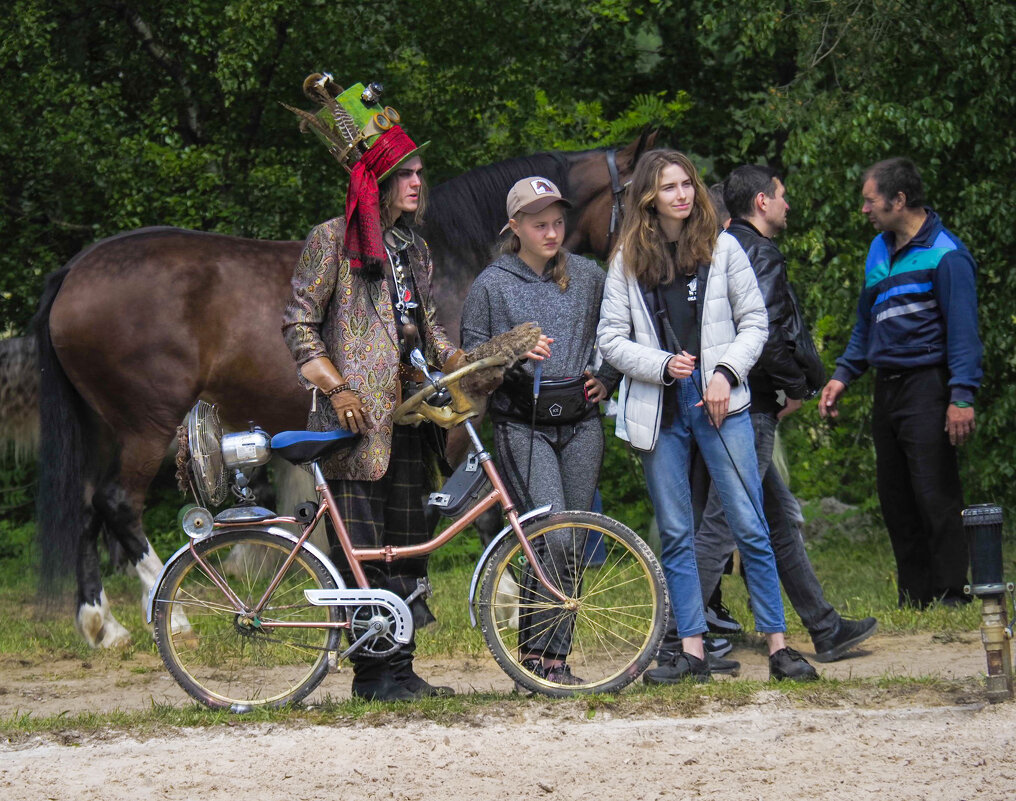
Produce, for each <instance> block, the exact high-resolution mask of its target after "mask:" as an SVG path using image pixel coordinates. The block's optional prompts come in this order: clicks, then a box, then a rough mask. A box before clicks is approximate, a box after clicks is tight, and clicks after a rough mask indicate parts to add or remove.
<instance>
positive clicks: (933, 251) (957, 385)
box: [819, 158, 981, 608]
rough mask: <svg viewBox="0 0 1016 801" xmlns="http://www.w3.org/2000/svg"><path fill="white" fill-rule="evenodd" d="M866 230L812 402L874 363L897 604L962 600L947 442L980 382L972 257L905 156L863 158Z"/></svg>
mask: <svg viewBox="0 0 1016 801" xmlns="http://www.w3.org/2000/svg"><path fill="white" fill-rule="evenodd" d="M861 194H862V196H863V198H864V205H863V206H862V207H861V212H862V213H863V214H866V215H867V216H868V219H869V220H870V221H871V223H872V225H874V226H875V229H876V230H878V231H880V232H881V233H880V234H879V235H878V236H876V237H875V239H874V240H873V241H872V243H871V248H870V249H869V250H868V259H867V263H866V264H865V278H864V289H862V290H861V298H860V301H859V302H858V304H857V322H856V324H855V325H854V330H853V333H852V334H851V336H850V342H849V343H848V344H847V349H846V351H844V353H843V355H842V356H841V357H840V358H839V359H837V360H836V364H837V368H836V372H834V373H833V377H832V379H831V380H830V381H829V383H828V384H826V386H825V388H824V389H823V390H822V397H821V400H820V402H819V413H820V414H821V415H822V417H826V416H829V417H836V416H837V414H838V411H837V408H836V402H837V400H838V399H839V397H840V395H842V394H843V392H844V390H845V389H846V388H847V384H849V383H850V381H852V380H853V379H855V378H857V377H858V376H859V375H861V374H862V373H863V372H864V371H865V370H866V369H867V368H868V366H869V365H870V366H872V367H874V368H875V370H876V374H875V403H874V411H873V416H872V438H873V439H874V442H875V456H876V465H877V481H878V496H879V502H880V503H881V506H882V516H883V517H884V519H885V523H886V528H887V529H888V531H889V539H890V541H891V543H892V547H893V553H894V555H895V557H896V570H897V575H898V586H899V603H900V605H901V606H902V605H904V604H911V605H914V606H917V607H919V608H923V607H925V606H927V605H928V604H930V603H931V602H933V601H936V600H938V601H940V602H942V603H945V604H949V605H957V604H960V603H963V602H964V601H965V600H967V598H966V596H964V594H963V585H964V584H965V583H966V580H967V561H968V557H967V550H966V543H965V541H964V537H963V525H962V519H961V517H960V512H961V511H962V509H963V492H962V488H961V487H960V479H959V470H958V467H957V460H956V448H957V446H959V445H962V444H963V443H964V442H966V440H967V439H968V438H969V437H970V435H971V434H972V433H973V431H974V395H975V393H976V392H977V388H978V387H979V386H980V383H981V341H980V338H979V337H978V334H977V286H976V272H977V265H976V264H975V263H974V260H973V257H971V255H970V252H969V251H968V250H967V249H966V247H965V246H964V245H963V243H962V242H961V241H960V240H959V239H958V238H957V237H956V236H955V235H953V234H952V233H951V232H950V231H948V230H947V229H946V228H945V226H943V225H942V221H941V220H940V219H939V217H938V215H937V214H936V213H935V212H934V211H933V210H932V209H931V208H929V207H928V206H925V205H924V187H923V184H922V182H921V176H920V174H919V173H918V171H917V168H916V167H915V166H914V164H913V163H912V162H911V161H909V160H908V159H903V158H891V159H887V160H886V161H880V162H878V163H877V164H875V165H873V166H872V167H869V168H868V170H867V172H865V174H864V184H863V186H862V188H861Z"/></svg>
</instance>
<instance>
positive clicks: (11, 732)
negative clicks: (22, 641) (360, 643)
mask: <svg viewBox="0 0 1016 801" xmlns="http://www.w3.org/2000/svg"><path fill="white" fill-rule="evenodd" d="M975 685H976V686H975ZM978 690H979V685H977V684H976V681H975V680H971V679H968V680H963V681H945V680H941V679H929V678H923V679H922V678H917V679H913V678H907V679H902V678H898V677H884V678H871V679H851V680H846V681H840V680H825V681H822V682H818V683H795V682H785V683H782V684H780V685H779V687H778V688H777V687H774V686H773V685H771V684H768V683H766V682H760V681H746V680H745V681H716V682H712V683H711V684H707V685H696V684H682V685H674V686H668V687H650V686H648V685H645V684H641V683H636V684H633V685H631V686H630V687H629V688H628V689H626V690H625V692H624V693H623V694H621V695H591V696H584V697H581V698H571V699H549V698H545V697H542V696H540V697H526V696H520V695H515V694H506V693H491V692H484V693H471V694H469V695H458V696H455V697H452V698H427V699H422V700H419V701H413V702H396V703H387V704H383V703H376V702H365V701H359V700H341V701H337V700H333V699H331V698H330V697H326V698H325V699H324V700H323V701H322V702H320V703H317V704H313V705H307V706H297V707H292V708H283V709H259V710H255V711H253V712H250V713H247V714H245V715H243V716H237V715H234V714H232V713H230V712H226V711H221V710H211V709H207V708H206V707H204V706H201V705H199V704H196V703H195V704H189V705H187V706H183V707H175V706H170V705H166V704H156V703H153V704H152V705H151V706H150V707H149V708H147V709H142V710H115V711H111V712H103V713H83V714H78V715H63V714H62V715H53V716H48V717H45V716H35V715H33V714H32V713H30V712H24V713H17V714H14V715H11V716H8V717H6V718H4V717H0V737H2V738H3V739H4V740H5V741H6V742H7V743H9V744H15V743H17V742H20V741H24V740H26V739H28V738H29V737H32V736H34V735H40V734H59V736H60V739H61V742H63V743H64V744H67V743H68V742H74V741H75V740H76V739H78V740H82V739H86V738H89V737H97V736H100V737H101V736H104V735H107V734H109V733H110V732H122V731H130V733H131V735H132V736H134V737H139V738H145V737H154V736H158V735H160V734H162V733H165V732H166V731H168V730H171V729H174V728H181V727H185V728H210V727H215V726H222V725H227V726H230V727H236V726H251V727H253V726H258V725H263V724H273V723H284V724H287V725H327V726H336V725H340V726H341V725H347V726H351V725H358V726H360V725H366V726H385V725H390V724H398V723H400V722H404V721H406V720H418V721H427V722H431V723H435V724H437V725H442V726H452V725H461V724H468V725H489V723H490V722H491V721H492V720H503V721H511V720H517V719H519V718H520V717H526V718H531V717H541V716H544V715H546V714H553V715H554V716H555V717H557V718H562V719H572V720H593V719H596V718H597V717H600V718H607V719H610V718H643V717H656V716H664V717H698V716H703V715H707V714H712V713H722V712H730V711H735V710H737V709H739V708H744V707H749V706H753V705H755V704H758V703H762V702H767V703H771V702H772V701H773V697H774V696H776V697H778V698H779V699H780V700H781V702H782V703H785V704H788V705H791V706H802V707H809V708H839V707H844V706H851V707H866V708H886V707H903V706H907V705H913V704H917V703H920V704H924V705H928V704H932V705H934V704H958V703H970V702H971V701H976V700H979V699H978V697H977V693H978Z"/></svg>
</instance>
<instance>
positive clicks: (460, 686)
mask: <svg viewBox="0 0 1016 801" xmlns="http://www.w3.org/2000/svg"><path fill="white" fill-rule="evenodd" d="M790 644H791V645H793V646H795V647H797V648H799V649H800V650H801V652H802V653H804V654H805V655H806V656H810V655H811V651H810V649H809V648H808V644H807V641H805V640H801V641H797V642H795V641H794V640H791V641H790ZM731 656H732V657H734V658H736V659H738V660H739V661H740V662H741V664H742V670H741V675H740V677H741V678H748V679H757V680H760V681H761V680H765V679H766V678H767V677H768V667H767V663H766V659H765V656H764V655H763V653H762V651H761V650H758V649H757V648H753V647H752V646H751V644H750V643H749V644H742V645H740V646H739V647H738V648H736V649H735V650H734V652H733V653H732V654H731ZM816 667H818V668H819V671H820V672H821V673H822V674H823V675H824V676H828V677H830V678H837V679H849V678H862V677H871V676H890V677H891V676H905V677H920V676H934V677H939V678H944V679H958V678H964V677H968V676H978V675H980V674H983V673H984V652H983V650H982V649H981V644H980V638H979V635H978V634H977V633H976V632H968V633H962V634H958V635H951V636H950V637H948V638H943V637H941V636H934V635H930V634H913V635H892V636H882V635H876V636H875V637H873V638H872V639H870V640H868V641H867V642H866V643H864V645H863V648H862V649H860V650H857V651H855V652H854V653H853V654H852V655H851V656H850V658H847V659H843V660H841V661H839V662H833V663H831V664H828V665H819V664H817V663H816ZM418 670H419V672H420V673H421V674H422V675H424V676H426V677H427V678H428V679H430V680H431V681H434V682H436V683H438V684H446V685H450V686H452V687H454V688H455V689H456V690H457V691H458V692H477V691H487V690H494V691H499V692H508V691H509V690H511V681H510V679H509V678H508V677H507V676H506V675H505V674H504V673H503V672H502V671H501V670H500V669H499V668H498V667H497V665H496V664H495V663H494V660H493V659H491V658H489V657H483V658H479V659H470V660H465V661H462V660H454V661H439V660H433V659H429V660H428V659H426V658H422V659H420V660H418ZM350 675H351V674H350V673H349V671H348V669H347V670H344V671H342V672H340V673H338V674H335V675H330V676H328V677H327V678H326V679H325V681H324V682H323V683H322V684H321V686H320V687H319V688H318V690H316V691H315V693H314V694H313V695H311V696H310V698H309V699H308V702H309V703H313V702H314V701H315V700H316V699H320V698H322V697H324V696H325V695H330V696H331V697H332V698H336V699H340V698H347V697H348V696H349V681H350V678H349V677H350ZM718 680H720V681H729V679H728V678H726V677H720V678H719V679H718ZM153 702H155V703H160V704H161V703H165V704H173V705H181V704H186V703H189V702H190V699H189V697H188V696H187V695H186V694H185V693H184V692H183V690H181V689H180V687H179V686H178V685H177V684H176V682H175V681H174V680H173V679H172V677H171V676H170V675H169V673H167V672H166V670H165V668H164V667H163V665H162V662H161V661H160V660H159V658H158V657H157V656H155V655H153V654H150V653H147V652H136V653H134V654H132V655H131V656H130V657H129V658H123V657H122V656H121V655H119V654H117V653H96V654H95V658H94V659H92V660H90V661H88V662H82V661H80V660H76V659H75V660H70V659H68V660H60V661H55V662H44V663H42V662H40V663H35V662H31V661H28V660H22V659H17V658H13V657H0V718H3V717H9V716H10V715H12V714H16V713H25V712H30V713H31V714H32V715H34V716H35V717H48V716H50V715H76V714H80V713H83V712H112V711H114V710H118V709H121V710H123V709H143V708H147V707H150V706H151V704H152V703H153ZM1014 797H1016V796H1014Z"/></svg>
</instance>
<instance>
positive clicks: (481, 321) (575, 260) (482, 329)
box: [461, 253, 620, 411]
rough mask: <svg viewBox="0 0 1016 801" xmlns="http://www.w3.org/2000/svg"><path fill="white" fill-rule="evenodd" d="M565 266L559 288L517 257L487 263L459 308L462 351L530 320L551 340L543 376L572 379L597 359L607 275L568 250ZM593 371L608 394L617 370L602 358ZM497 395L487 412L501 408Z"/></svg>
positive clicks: (529, 371)
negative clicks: (565, 282) (564, 280)
mask: <svg viewBox="0 0 1016 801" xmlns="http://www.w3.org/2000/svg"><path fill="white" fill-rule="evenodd" d="M566 267H567V270H568V278H569V281H568V288H567V289H566V290H564V291H563V292H562V291H561V287H559V286H558V285H557V284H556V283H554V282H553V281H552V280H551V279H550V273H549V271H547V272H545V273H544V274H543V275H542V276H541V275H537V274H536V273H535V272H533V270H532V268H531V267H530V266H529V265H528V264H526V263H525V262H524V261H522V259H520V258H519V257H518V256H515V255H502V256H500V257H499V258H498V259H497V260H496V261H495V262H494V263H493V264H491V265H488V267H487V268H486V269H485V270H484V271H483V272H482V273H480V275H479V276H477V278H476V280H475V281H474V282H473V286H472V288H471V289H470V290H469V294H468V295H467V296H466V302H465V305H464V306H463V308H462V332H461V341H462V347H463V349H465V350H471V349H472V348H474V347H476V346H477V345H479V344H480V343H481V342H486V341H487V340H488V339H490V338H491V337H493V336H496V335H498V334H502V333H504V332H505V331H509V330H511V329H512V328H514V327H515V326H516V325H519V324H520V323H527V322H535V323H536V324H537V325H539V326H540V328H541V329H542V330H543V333H544V334H546V335H547V336H548V337H550V338H551V339H553V340H554V343H553V344H552V345H551V346H550V350H551V357H550V358H549V359H547V360H546V361H544V363H543V377H544V378H545V379H549V378H571V377H575V376H580V375H582V372H583V371H584V370H585V369H587V368H590V369H592V368H593V367H594V365H596V363H597V362H599V361H600V359H599V358H598V357H597V356H596V355H595V353H594V351H595V347H596V326H597V323H598V322H599V319H600V303H601V302H602V299H603V284H604V280H605V278H606V274H605V273H604V272H603V270H602V269H601V268H600V266H599V265H598V264H597V263H596V262H594V261H591V260H590V259H586V258H583V257H582V256H576V255H575V254H574V253H569V254H568V261H567V264H566ZM523 369H524V370H525V371H526V373H527V374H528V375H530V376H532V374H533V369H534V363H533V362H525V363H524V364H523ZM594 372H595V375H596V377H597V378H599V379H600V380H601V381H602V382H603V384H604V386H606V388H607V391H608V392H613V390H614V387H615V386H616V385H617V382H618V380H619V379H620V373H618V372H617V371H616V370H615V369H614V368H613V367H611V366H610V365H609V364H607V363H606V362H602V364H600V365H599V369H598V370H596V371H594ZM501 394H502V393H500V392H495V393H494V396H493V398H492V399H491V407H492V410H495V411H496V410H498V409H499V408H500V407H501V405H502V403H501V402H503V401H504V399H503V398H499V396H500V395H501ZM499 401H501V402H499ZM505 405H506V404H505Z"/></svg>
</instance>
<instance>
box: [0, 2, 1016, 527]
mask: <svg viewBox="0 0 1016 801" xmlns="http://www.w3.org/2000/svg"><path fill="white" fill-rule="evenodd" d="M0 30H2V31H3V34H2V37H0V64H2V66H3V70H4V75H5V78H6V79H7V80H5V81H4V84H3V86H2V87H0V93H2V96H3V107H4V109H5V114H4V115H3V117H0V181H2V191H3V195H2V202H3V204H4V213H3V214H2V215H0V237H2V239H3V241H4V245H5V247H4V250H3V252H2V253H0V317H2V319H3V320H4V328H5V330H7V331H8V332H10V333H14V334H18V333H22V332H23V331H24V330H25V326H26V324H27V321H28V319H29V318H30V316H31V314H32V311H33V308H34V305H35V302H36V299H37V298H38V295H39V292H40V289H41V286H42V279H43V276H44V275H45V274H46V273H47V272H49V271H50V270H53V269H55V268H57V267H59V266H60V265H61V264H63V263H65V262H66V261H67V260H68V259H69V258H70V257H71V256H72V255H73V254H74V253H76V252H77V251H79V250H80V249H81V248H82V247H84V246H85V245H87V244H89V243H90V242H92V241H94V240H95V239H97V238H100V237H103V236H107V235H110V234H113V233H116V232H118V231H120V230H124V229H129V228H134V227H138V226H142V225H165V224H170V225H182V226H188V227H194V228H200V229H203V230H213V231H221V232H225V233H236V234H241V235H247V236H257V237H271V238H301V237H303V236H304V234H305V232H306V231H307V230H308V229H309V228H310V226H311V225H312V224H313V223H314V222H316V221H318V220H320V219H324V218H326V217H329V216H332V215H334V214H335V213H337V212H338V211H340V210H341V207H342V197H343V191H344V180H343V178H344V176H343V172H342V170H341V168H339V167H338V165H337V164H335V163H334V162H332V161H331V160H330V157H329V156H328V155H327V154H326V153H325V151H324V150H323V149H322V148H321V147H320V145H319V144H318V143H317V142H316V141H314V140H313V138H312V137H310V136H304V137H302V136H300V135H299V134H298V133H297V127H296V121H295V119H294V118H293V117H292V115H291V114H289V112H287V111H285V110H284V109H282V108H281V106H279V105H278V102H279V101H283V102H287V103H290V104H295V105H305V103H304V100H303V98H302V95H301V92H300V84H301V82H302V79H303V77H304V76H305V75H306V74H308V73H309V72H311V71H315V70H328V71H331V72H332V73H333V74H334V75H335V77H336V79H337V80H338V81H339V82H340V83H342V84H344V85H348V84H349V83H352V82H353V81H356V80H370V79H377V80H380V81H382V82H383V83H384V84H385V86H386V89H387V93H388V94H387V99H388V100H389V101H390V102H391V103H393V104H394V105H395V106H396V108H398V109H399V110H400V112H401V113H402V115H403V117H404V119H405V120H406V127H407V129H408V130H409V131H410V133H411V134H412V135H413V136H414V137H415V138H417V139H418V140H428V139H429V140H432V142H433V144H432V146H431V148H430V150H429V151H428V159H427V162H428V169H429V170H430V173H431V176H432V179H433V180H435V181H440V180H444V179H446V178H448V177H450V176H452V175H456V174H458V173H460V172H462V171H464V170H466V169H469V168H471V167H473V166H476V165H478V164H483V163H488V162H491V161H495V160H498V159H502V158H507V157H510V156H514V155H519V154H522V153H530V152H535V151H539V150H555V149H571V148H585V147H591V146H599V145H606V144H620V143H622V142H624V141H626V140H629V139H631V138H632V136H633V135H634V134H635V133H636V132H637V131H638V130H640V129H641V128H642V127H643V126H645V125H654V126H657V127H659V128H660V129H661V132H662V136H661V141H662V142H667V143H668V144H671V145H674V146H678V147H680V148H682V149H684V150H687V151H689V152H690V153H693V154H695V155H696V157H697V160H698V163H700V164H702V165H703V168H704V169H705V171H706V172H707V173H708V174H709V176H708V177H709V178H710V180H713V179H717V178H720V177H722V175H723V174H725V173H726V172H727V171H728V170H729V169H730V168H732V167H733V166H736V165H737V164H739V163H742V162H746V161H747V162H755V161H768V162H770V163H772V164H773V165H775V166H777V167H778V168H779V169H781V171H782V172H783V175H784V177H785V179H786V180H785V182H786V184H787V186H788V191H789V198H790V203H791V206H792V212H791V218H790V229H789V231H788V232H787V234H786V235H785V236H784V237H783V238H782V240H781V247H783V248H784V250H785V251H786V252H787V254H788V256H789V257H790V260H791V263H792V277H793V279H794V280H795V283H796V285H797V287H798V289H799V292H800V294H801V296H802V300H803V302H804V305H805V308H806V310H807V313H808V315H809V317H810V319H811V320H812V321H813V323H814V325H815V328H816V332H817V334H818V335H817V337H816V338H817V340H818V346H819V348H820V350H821V352H822V355H823V358H824V360H825V361H826V364H827V366H829V367H832V365H833V361H834V359H835V358H836V356H838V355H839V353H840V352H842V349H843V347H844V345H845V343H846V340H847V336H848V334H849V331H850V327H851V325H852V322H853V314H854V306H855V304H856V299H857V293H858V290H859V287H860V281H861V274H862V267H863V259H864V253H865V250H866V247H867V243H868V242H869V241H870V239H871V236H872V234H873V231H872V230H871V229H870V226H868V225H867V223H866V222H865V221H864V220H863V219H862V218H861V216H860V215H859V214H856V213H853V212H854V211H855V210H856V209H857V208H858V207H859V191H858V189H859V187H858V183H859V178H860V175H861V173H862V171H863V170H864V168H865V167H866V166H868V165H869V164H871V163H872V162H874V161H876V160H878V159H881V158H884V157H886V156H889V155H892V154H904V155H908V156H910V157H911V158H913V159H914V160H915V161H916V162H917V163H918V164H919V166H920V167H921V168H922V170H923V173H924V177H925V180H926V184H927V188H928V196H929V198H930V199H931V201H932V203H933V204H934V205H935V207H936V208H937V209H938V210H939V212H940V213H941V214H942V216H943V219H944V220H945V222H946V224H947V225H948V226H950V227H951V228H952V229H953V230H954V231H955V232H956V233H957V234H958V235H959V236H961V237H962V238H963V239H964V240H965V241H966V243H967V245H968V246H969V247H970V249H971V252H972V253H973V254H974V256H975V258H976V259H977V261H978V263H979V265H980V271H981V272H980V278H979V289H980V293H981V331H982V336H983V338H984V344H985V367H986V376H985V382H984V388H983V390H982V391H981V393H980V395H979V397H978V405H977V414H978V426H979V434H978V436H977V438H976V439H975V441H974V443H973V445H972V446H969V447H967V448H966V449H965V451H966V452H967V453H966V455H965V456H964V461H963V468H964V475H963V479H964V483H965V485H966V488H967V494H968V496H969V497H970V498H971V499H976V500H989V499H993V500H997V501H1002V502H1005V501H1011V500H1016V494H1014V491H1013V489H1012V487H1013V486H1014V483H1013V481H1012V478H1013V473H1014V471H1016V464H1014V461H1013V459H1012V458H1011V456H1010V454H1011V453H1012V452H1013V451H1014V450H1016V430H1013V429H1012V427H1011V426H1009V425H1008V421H1009V420H1010V419H1012V416H1013V413H1016V357H1014V356H1013V353H1014V348H1013V347H1012V339H1013V335H1012V331H1013V330H1016V329H1014V326H1013V322H1014V316H1013V313H1012V309H1013V308H1014V307H1016V270H1014V269H1012V268H1013V255H1012V254H1013V252H1014V245H1016V242H1014V232H1013V227H1012V224H1011V220H1012V218H1013V214H1014V211H1016V186H1014V184H1013V182H1012V180H1011V177H1012V175H1014V174H1016V133H1014V129H1013V126H1012V125H1011V120H1012V119H1013V118H1014V117H1016V108H1014V106H1016V87H1014V75H1016V70H1014V64H1013V58H1014V57H1013V52H1014V48H1013V47H1012V43H1013V41H1014V39H1016V8H1014V7H1013V6H1012V4H1011V3H1008V2H1004V1H1003V0H983V1H982V2H978V3H970V2H966V3H956V2H953V0H923V2H917V0H857V2H850V3H846V2H841V1H840V0H739V1H738V2H733V1H732V0H727V2H719V3H718V2H715V0H710V2H706V0H590V1H589V2H584V3H575V2H573V0H539V2H537V0H520V2H517V3H510V4H501V5H499V6H497V7H496V8H494V7H492V6H491V5H490V4H488V3H479V2H476V1H475V0H441V2H438V1H437V0H417V2H414V3H399V2H395V0H376V2H372V3H361V2H358V1H354V0H336V2H330V3H312V4H302V5H299V4H298V5H296V6H294V5H293V4H290V3H284V2H282V0H268V1H267V2H257V3H255V2H252V0H207V1H204V2H168V0H154V1H153V2H150V3H145V4H134V5H132V4H122V3H121V4H95V3H89V2H85V0H12V2H10V3H8V4H7V5H6V6H5V7H4V9H3V10H2V11H0ZM870 402H871V400H870V386H869V385H867V384H865V383H864V382H858V383H857V384H856V385H855V386H853V387H851V389H850V391H849V392H848V394H847V396H846V398H845V400H844V403H843V408H842V414H841V417H840V422H839V423H838V424H837V425H836V426H835V427H829V426H827V425H825V424H823V423H820V422H819V420H818V419H817V417H816V416H815V414H814V412H813V407H812V408H807V409H806V410H805V411H804V412H803V413H801V414H800V415H798V416H796V417H797V419H796V420H795V419H792V420H790V421H788V431H787V439H788V442H790V443H791V445H792V450H791V454H790V457H791V462H792V464H793V466H794V471H795V478H796V479H797V480H798V485H799V487H800V491H802V492H804V493H805V494H809V495H810V494H827V493H835V494H837V495H839V496H841V497H843V498H845V499H848V500H851V501H853V502H863V503H869V504H870V503H871V499H872V498H873V497H874V485H873V475H874V471H873V469H872V460H871V447H870V438H869V434H868V429H867V425H868V417H869V412H870ZM611 439H612V438H610V437H608V441H611ZM608 460H612V461H611V465H612V466H613V467H616V468H621V469H619V470H612V471H611V472H610V473H608V475H611V477H612V478H613V476H614V474H615V473H616V474H618V475H628V474H629V473H630V472H631V471H630V470H629V469H628V467H627V466H626V463H625V462H624V461H618V457H617V456H616V455H612V450H611V449H610V448H609V449H608ZM618 495H619V497H628V488H622V490H620V492H619V493H618ZM624 503H627V501H625V502H624ZM632 513H633V514H635V516H636V517H635V520H636V522H637V521H638V520H639V519H640V518H639V515H640V514H641V513H640V512H638V511H634V510H633V512H632Z"/></svg>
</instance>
